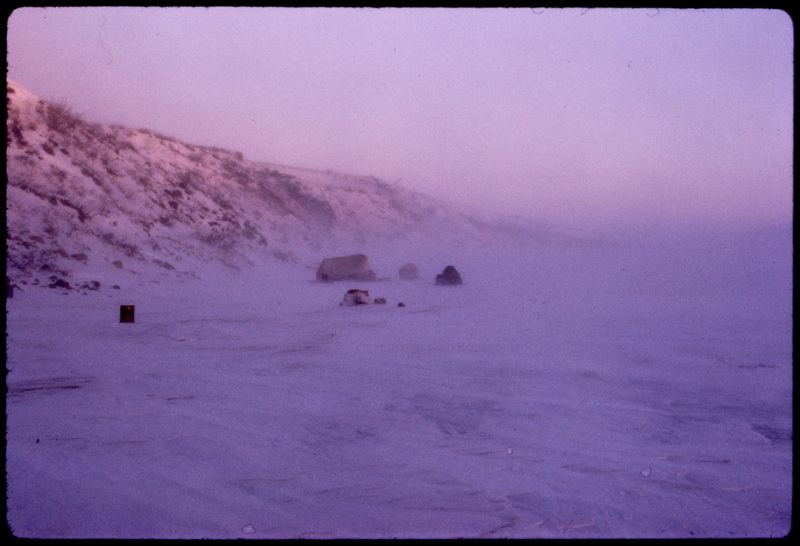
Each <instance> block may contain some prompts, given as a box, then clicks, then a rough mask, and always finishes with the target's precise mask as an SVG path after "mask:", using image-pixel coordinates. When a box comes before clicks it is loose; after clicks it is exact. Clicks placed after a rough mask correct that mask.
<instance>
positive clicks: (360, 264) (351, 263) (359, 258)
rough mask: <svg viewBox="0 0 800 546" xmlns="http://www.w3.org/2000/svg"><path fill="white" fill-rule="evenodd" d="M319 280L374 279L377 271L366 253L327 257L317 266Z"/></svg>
mask: <svg viewBox="0 0 800 546" xmlns="http://www.w3.org/2000/svg"><path fill="white" fill-rule="evenodd" d="M317 280H318V281H323V282H329V281H374V280H375V272H374V271H373V270H372V266H370V265H369V260H368V259H367V257H366V256H365V255H364V254H353V255H352V256H337V257H334V258H325V259H324V260H322V262H321V263H320V264H319V267H318V268H317Z"/></svg>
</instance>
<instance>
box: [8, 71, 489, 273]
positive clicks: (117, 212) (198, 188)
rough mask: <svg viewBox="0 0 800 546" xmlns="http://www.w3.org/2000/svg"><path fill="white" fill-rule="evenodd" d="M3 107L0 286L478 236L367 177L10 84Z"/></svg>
mask: <svg viewBox="0 0 800 546" xmlns="http://www.w3.org/2000/svg"><path fill="white" fill-rule="evenodd" d="M7 96H8V147H7V158H8V167H7V175H8V184H7V228H8V237H7V241H8V274H9V275H10V277H11V279H12V282H13V283H15V284H17V286H23V285H27V284H30V285H40V286H41V285H51V284H54V283H56V282H59V280H61V281H63V282H61V283H60V284H61V285H63V286H65V284H64V283H70V285H71V286H73V287H75V286H84V287H95V286H97V284H96V283H98V282H99V283H100V285H101V287H102V288H103V289H105V288H106V287H108V283H111V284H112V285H113V284H119V283H124V282H125V279H128V278H130V277H131V276H133V277H134V278H135V277H136V276H137V275H139V276H141V275H142V274H143V272H145V271H146V272H147V275H148V276H152V275H154V274H157V273H163V274H166V275H168V276H169V275H172V276H175V275H177V276H193V275H195V274H196V270H197V269H198V267H197V266H198V265H199V264H206V263H209V262H216V263H219V264H224V265H226V266H230V267H233V268H241V267H242V266H247V265H248V264H254V263H263V262H264V261H265V260H267V262H269V260H270V259H272V260H283V261H292V262H297V261H302V260H303V258H304V256H302V255H303V254H304V253H305V254H307V255H308V256H313V257H314V258H315V259H316V257H317V254H319V253H320V252H322V251H323V250H324V249H328V248H330V249H333V248H341V249H344V250H348V249H349V250H352V251H357V250H359V249H360V247H362V246H363V245H366V244H369V243H376V244H381V243H387V242H389V241H393V240H399V239H403V240H408V241H413V240H415V239H416V240H418V241H419V240H431V239H441V238H442V237H443V236H444V234H447V235H448V236H454V237H457V238H458V237H461V238H462V239H475V238H480V237H481V235H480V232H481V231H485V228H486V227H487V226H486V224H482V223H480V222H479V221H477V220H475V219H474V218H471V217H469V216H466V215H464V214H461V213H459V212H456V211H454V210H453V209H452V208H451V207H449V206H448V205H446V204H443V203H441V202H438V201H437V200H435V199H433V198H430V197H428V196H425V195H422V194H419V193H417V192H413V191H410V190H407V189H404V188H402V187H399V186H397V185H391V184H388V183H385V182H383V181H381V180H378V179H376V178H374V177H364V176H353V175H346V174H341V173H336V172H331V171H325V172H322V171H315V170H310V169H302V168H295V167H285V166H280V165H273V164H267V163H260V162H255V161H249V160H247V159H245V158H244V157H243V156H242V154H241V153H238V152H234V151H229V150H224V149H221V148H215V147H206V146H195V145H192V144H188V143H185V142H179V141H178V140H175V139H173V138H170V137H167V136H163V135H159V134H156V133H153V132H151V131H148V130H146V129H130V128H126V127H120V126H114V125H102V124H97V123H90V122H88V121H85V120H83V119H82V118H81V117H80V116H78V115H76V114H75V113H73V112H72V111H71V109H70V108H69V107H68V106H66V105H63V104H58V103H49V102H46V101H43V100H41V99H39V98H37V97H36V96H34V95H33V94H31V93H30V92H29V91H27V90H26V89H25V88H23V87H22V86H20V85H19V84H17V83H15V82H12V81H9V82H7ZM298 254H300V255H298ZM101 281H102V282H101Z"/></svg>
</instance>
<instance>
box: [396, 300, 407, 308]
mask: <svg viewBox="0 0 800 546" xmlns="http://www.w3.org/2000/svg"><path fill="white" fill-rule="evenodd" d="M397 306H398V307H405V306H406V304H405V303H403V302H402V301H401V302H400V303H398V304H397Z"/></svg>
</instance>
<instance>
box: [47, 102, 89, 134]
mask: <svg viewBox="0 0 800 546" xmlns="http://www.w3.org/2000/svg"><path fill="white" fill-rule="evenodd" d="M43 115H44V121H45V123H46V124H47V127H48V128H49V129H50V130H52V131H55V132H57V133H66V132H67V131H71V130H74V129H75V128H76V127H77V126H78V125H81V124H83V119H82V118H81V117H80V116H79V115H78V114H76V113H75V112H73V111H72V108H70V107H69V106H67V105H66V104H64V103H62V102H53V103H50V104H48V105H47V108H46V109H45V110H44V112H43Z"/></svg>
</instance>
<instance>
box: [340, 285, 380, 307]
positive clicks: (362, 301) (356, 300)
mask: <svg viewBox="0 0 800 546" xmlns="http://www.w3.org/2000/svg"><path fill="white" fill-rule="evenodd" d="M369 303H372V300H371V299H370V297H369V290H361V289H359V288H353V289H351V290H348V291H347V292H346V293H345V295H344V298H342V303H340V304H339V305H344V306H346V307H352V306H354V305H366V304H369Z"/></svg>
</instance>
